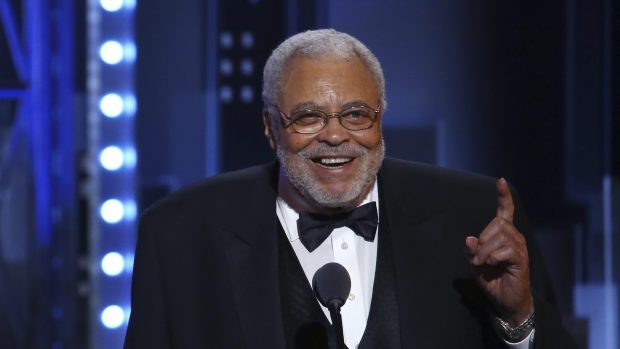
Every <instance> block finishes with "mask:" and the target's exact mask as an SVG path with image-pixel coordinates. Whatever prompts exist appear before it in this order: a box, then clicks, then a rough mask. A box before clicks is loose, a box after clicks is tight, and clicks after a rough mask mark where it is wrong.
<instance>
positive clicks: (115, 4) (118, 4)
mask: <svg viewBox="0 0 620 349" xmlns="http://www.w3.org/2000/svg"><path fill="white" fill-rule="evenodd" d="M99 4H101V7H102V8H103V9H104V10H106V11H108V12H116V11H118V10H120V9H121V8H122V7H123V0H101V1H100V2H99Z"/></svg>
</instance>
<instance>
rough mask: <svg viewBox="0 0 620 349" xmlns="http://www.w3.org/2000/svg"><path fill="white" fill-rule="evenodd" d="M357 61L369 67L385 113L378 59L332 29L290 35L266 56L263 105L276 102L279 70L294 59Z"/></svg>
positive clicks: (279, 80) (278, 95) (278, 89)
mask: <svg viewBox="0 0 620 349" xmlns="http://www.w3.org/2000/svg"><path fill="white" fill-rule="evenodd" d="M298 55H301V56H306V57H313V58H314V57H317V58H321V57H330V58H332V57H335V58H342V59H348V58H351V57H357V58H359V59H360V60H361V61H362V63H363V64H364V65H365V66H366V67H367V68H368V70H369V71H370V74H371V76H372V78H373V80H374V82H375V84H376V86H377V90H378V91H379V98H380V99H381V110H383V111H385V109H386V108H387V103H386V99H385V79H384V78H383V70H382V69H381V64H380V63H379V60H377V57H375V55H374V54H373V53H372V52H370V50H369V49H368V48H367V47H366V46H364V44H362V43H361V42H360V41H359V40H357V39H356V38H354V37H352V36H351V35H348V34H345V33H341V32H338V31H336V30H334V29H319V30H308V31H305V32H303V33H299V34H296V35H293V36H291V37H290V38H288V39H286V40H285V41H284V42H282V43H281V44H280V45H279V46H278V47H276V49H275V50H273V52H272V53H271V56H269V59H267V63H265V69H264V70H263V103H264V104H265V106H267V107H270V106H273V105H276V104H277V103H278V101H279V98H280V94H281V92H282V91H281V87H282V71H283V70H284V67H285V66H286V64H287V62H288V61H289V60H290V59H291V58H292V57H294V56H298Z"/></svg>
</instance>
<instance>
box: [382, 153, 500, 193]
mask: <svg viewBox="0 0 620 349" xmlns="http://www.w3.org/2000/svg"><path fill="white" fill-rule="evenodd" d="M381 175H382V176H383V177H384V178H385V179H387V180H390V181H396V182H406V181H407V180H411V181H416V182H418V183H419V182H422V183H423V184H424V185H429V186H442V187H443V186H446V185H456V186H459V185H465V186H472V185H474V186H476V185H481V186H484V187H486V186H488V185H493V188H494V186H495V182H496V181H497V178H493V177H489V176H485V175H481V174H477V173H473V172H469V171H464V170H458V169H451V168H445V167H439V166H435V165H429V164H424V163H419V162H412V161H407V160H401V159H395V158H386V159H385V160H384V162H383V166H382V167H381Z"/></svg>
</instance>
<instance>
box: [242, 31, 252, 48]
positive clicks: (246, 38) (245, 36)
mask: <svg viewBox="0 0 620 349" xmlns="http://www.w3.org/2000/svg"><path fill="white" fill-rule="evenodd" d="M241 46H242V47H243V48H244V49H247V50H249V49H251V48H252V47H254V34H252V32H243V33H241Z"/></svg>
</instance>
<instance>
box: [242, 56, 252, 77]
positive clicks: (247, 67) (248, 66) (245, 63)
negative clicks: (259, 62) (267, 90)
mask: <svg viewBox="0 0 620 349" xmlns="http://www.w3.org/2000/svg"><path fill="white" fill-rule="evenodd" d="M241 72H242V73H243V75H245V76H250V75H252V74H253V73H254V63H253V62H252V60H251V59H249V58H244V59H242V60H241Z"/></svg>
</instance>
